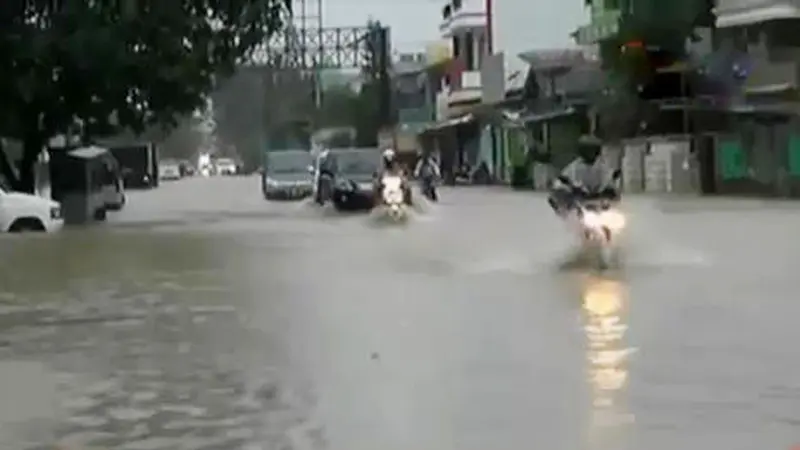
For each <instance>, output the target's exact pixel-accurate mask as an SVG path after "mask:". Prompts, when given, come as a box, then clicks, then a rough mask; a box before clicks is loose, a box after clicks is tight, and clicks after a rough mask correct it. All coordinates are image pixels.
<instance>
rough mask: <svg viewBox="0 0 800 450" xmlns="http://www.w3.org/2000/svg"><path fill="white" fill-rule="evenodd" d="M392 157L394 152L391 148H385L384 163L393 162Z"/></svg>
mask: <svg viewBox="0 0 800 450" xmlns="http://www.w3.org/2000/svg"><path fill="white" fill-rule="evenodd" d="M394 156H395V153H394V150H393V149H391V148H387V149H386V150H384V151H383V159H385V160H386V161H392V160H394Z"/></svg>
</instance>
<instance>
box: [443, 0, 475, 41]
mask: <svg viewBox="0 0 800 450" xmlns="http://www.w3.org/2000/svg"><path fill="white" fill-rule="evenodd" d="M485 26H486V4H485V0H452V1H451V2H450V3H448V4H447V5H445V7H444V8H443V9H442V22H441V23H440V24H439V32H440V33H441V35H442V37H444V38H447V37H452V36H453V35H454V34H458V33H459V32H460V31H466V30H469V29H475V28H483V27H485Z"/></svg>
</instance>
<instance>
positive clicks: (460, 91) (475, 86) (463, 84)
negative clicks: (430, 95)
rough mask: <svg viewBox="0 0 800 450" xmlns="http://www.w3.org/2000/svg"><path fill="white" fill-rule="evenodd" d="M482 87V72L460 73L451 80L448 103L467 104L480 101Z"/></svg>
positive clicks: (468, 71)
mask: <svg viewBox="0 0 800 450" xmlns="http://www.w3.org/2000/svg"><path fill="white" fill-rule="evenodd" d="M482 87H483V86H482V84H481V72H480V70H467V71H463V72H460V73H458V74H456V76H455V77H452V78H451V80H450V85H449V93H448V95H447V103H448V104H453V103H465V102H472V101H476V100H480V99H481V94H482Z"/></svg>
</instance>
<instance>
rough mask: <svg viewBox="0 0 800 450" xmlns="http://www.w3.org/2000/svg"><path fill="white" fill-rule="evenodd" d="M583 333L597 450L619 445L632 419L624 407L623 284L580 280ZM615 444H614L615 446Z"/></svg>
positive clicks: (629, 350)
mask: <svg viewBox="0 0 800 450" xmlns="http://www.w3.org/2000/svg"><path fill="white" fill-rule="evenodd" d="M582 282H583V285H582V306H583V312H584V319H585V322H584V331H585V334H586V348H587V360H588V371H589V384H590V390H591V394H592V414H591V421H590V424H591V425H590V439H591V442H592V444H595V445H596V446H597V448H607V447H608V446H609V445H610V446H611V447H612V448H613V447H617V448H618V445H622V443H621V442H619V441H618V440H621V439H624V438H625V431H626V427H625V425H626V424H629V423H631V422H632V421H633V415H632V414H631V413H630V412H629V411H628V408H627V404H626V398H625V393H626V386H627V382H628V367H627V366H628V356H629V355H630V354H631V353H632V352H633V349H632V348H630V347H628V346H627V345H626V342H625V333H626V331H627V329H628V324H627V307H628V291H627V286H626V285H625V284H624V282H623V281H621V280H618V279H612V278H602V277H597V276H588V277H586V278H584V279H583V280H582ZM615 443H616V444H615Z"/></svg>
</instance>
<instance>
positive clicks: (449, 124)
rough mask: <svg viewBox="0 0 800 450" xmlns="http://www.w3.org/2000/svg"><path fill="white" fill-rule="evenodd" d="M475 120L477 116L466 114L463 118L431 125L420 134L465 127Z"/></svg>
mask: <svg viewBox="0 0 800 450" xmlns="http://www.w3.org/2000/svg"><path fill="white" fill-rule="evenodd" d="M473 120H475V115H474V114H472V113H467V114H464V115H463V116H459V117H454V118H452V119H445V120H442V121H441V122H436V123H434V124H431V125H429V126H427V127H425V128H423V129H422V130H420V133H433V132H436V131H441V130H443V129H445V128H450V127H455V126H458V125H463V124H465V123H469V122H472V121H473Z"/></svg>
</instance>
